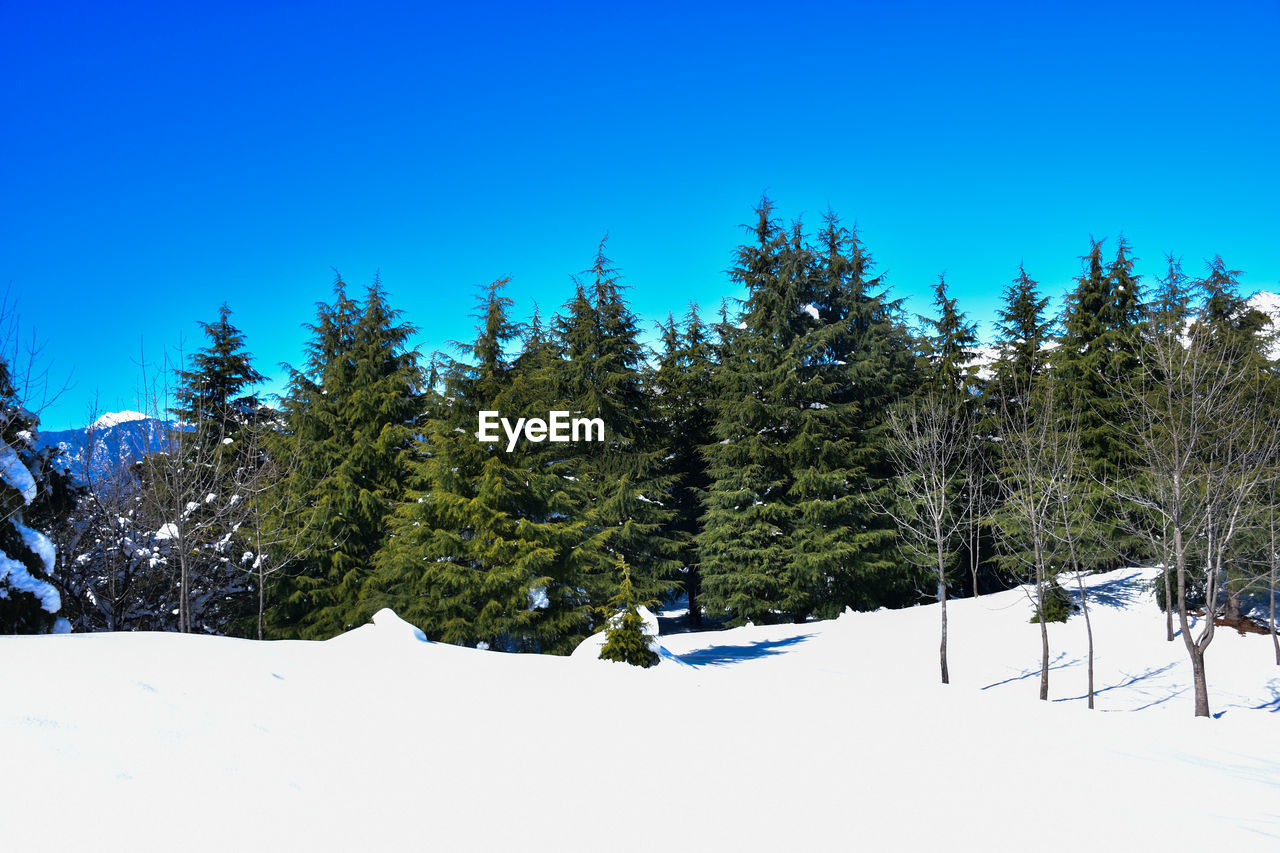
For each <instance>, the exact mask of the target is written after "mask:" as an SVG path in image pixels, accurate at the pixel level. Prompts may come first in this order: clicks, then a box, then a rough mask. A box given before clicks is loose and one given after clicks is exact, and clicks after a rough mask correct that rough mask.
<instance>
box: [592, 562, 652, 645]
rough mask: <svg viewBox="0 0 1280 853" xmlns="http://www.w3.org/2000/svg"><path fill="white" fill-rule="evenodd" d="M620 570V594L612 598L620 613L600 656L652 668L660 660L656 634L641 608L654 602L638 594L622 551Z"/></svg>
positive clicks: (609, 631) (610, 629) (617, 614)
mask: <svg viewBox="0 0 1280 853" xmlns="http://www.w3.org/2000/svg"><path fill="white" fill-rule="evenodd" d="M617 570H618V572H619V574H620V575H621V576H622V580H621V581H620V582H619V584H618V592H617V594H616V595H614V597H613V598H612V599H610V600H609V604H610V605H611V607H613V608H614V609H615V610H616V611H617V613H616V617H615V619H614V620H613V622H612V623H611V625H610V627H609V629H608V632H607V634H606V638H605V644H604V646H603V647H602V648H601V649H600V659H601V660H611V661H617V662H618V663H629V664H631V665H632V666H638V667H640V668H642V669H648V668H649V667H651V666H653V665H655V664H656V663H657V662H658V654H657V652H655V651H654V650H653V649H652V648H651V647H650V645H649V643H650V641H651V640H652V639H653V638H652V637H650V636H649V635H648V634H647V633H646V632H645V625H644V618H643V617H642V616H641V615H640V611H639V609H638V608H639V607H640V606H641V605H642V604H643V605H648V604H649V603H651V602H646V601H642V600H641V599H640V597H639V596H638V595H637V594H636V589H635V587H634V586H633V585H632V583H631V569H630V568H629V567H628V566H627V563H626V560H624V559H623V558H622V555H621V554H619V555H618V557H617Z"/></svg>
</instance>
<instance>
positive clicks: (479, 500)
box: [367, 279, 590, 654]
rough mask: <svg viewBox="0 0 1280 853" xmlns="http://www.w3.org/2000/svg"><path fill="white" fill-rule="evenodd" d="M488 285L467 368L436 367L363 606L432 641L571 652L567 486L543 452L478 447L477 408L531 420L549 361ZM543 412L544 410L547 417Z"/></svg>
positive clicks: (573, 589)
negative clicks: (433, 391) (428, 409)
mask: <svg viewBox="0 0 1280 853" xmlns="http://www.w3.org/2000/svg"><path fill="white" fill-rule="evenodd" d="M506 284H507V280H506V279H500V280H498V281H495V282H493V283H492V284H491V285H489V287H488V288H487V289H486V291H485V294H484V296H483V298H482V301H481V306H480V314H479V320H480V324H479V328H478V329H477V335H476V339H475V342H474V343H472V344H468V345H460V348H461V349H462V351H463V352H464V353H465V354H466V355H467V356H468V357H469V360H467V361H455V360H452V359H447V358H442V361H443V363H444V371H443V381H444V392H443V395H442V397H441V398H440V400H439V401H438V402H437V404H436V406H435V407H434V411H433V414H432V417H431V419H430V421H429V422H428V424H427V426H426V429H425V432H426V435H425V439H424V440H422V441H419V442H418V443H417V444H416V446H415V450H414V458H413V461H412V463H411V471H412V485H411V488H410V490H409V491H408V493H407V494H406V495H405V498H404V500H403V501H401V502H400V504H399V505H398V507H397V508H396V511H395V514H394V515H393V516H392V518H391V521H390V527H391V538H390V541H389V542H388V545H387V547H386V548H385V549H384V550H383V552H382V553H380V554H379V556H378V560H377V572H376V574H375V576H374V578H373V579H372V580H371V582H370V584H369V590H368V594H367V595H368V599H369V603H370V606H377V607H381V606H389V607H391V608H393V609H394V610H395V611H396V612H397V613H399V614H400V615H401V616H403V617H404V618H405V619H407V620H409V621H410V622H412V623H414V624H416V625H418V626H420V627H421V628H422V629H423V631H424V632H425V633H426V634H427V636H428V637H431V638H433V639H440V640H443V641H445V642H448V643H454V644H458V645H469V646H479V647H482V648H493V649H501V650H505V651H541V652H551V653H561V654H564V653H567V652H569V651H572V650H573V648H574V646H576V645H577V643H578V642H579V641H581V639H582V638H583V637H585V636H586V634H587V633H588V629H589V625H590V614H589V609H588V608H589V602H588V601H587V599H586V596H585V595H584V594H583V593H582V592H581V591H580V583H579V573H578V570H577V563H576V556H575V553H576V552H575V546H577V545H578V544H579V542H580V541H581V539H582V523H581V522H580V521H573V520H570V519H569V513H570V511H571V510H572V508H573V507H572V505H571V502H570V500H569V497H568V493H567V491H566V485H567V483H566V481H564V480H563V479H562V478H560V477H559V476H558V475H556V474H554V473H553V472H552V471H550V469H549V467H548V466H547V465H546V464H545V459H543V458H542V457H541V454H540V452H539V451H538V450H535V449H534V448H539V447H542V446H541V445H532V444H528V443H525V444H521V445H517V446H516V447H515V448H513V449H512V450H511V451H508V450H507V449H506V445H505V443H489V442H481V441H479V440H478V437H477V426H478V415H479V412H480V411H481V410H487V411H497V412H501V413H504V415H505V414H507V413H515V412H526V411H532V409H531V408H530V407H532V406H538V405H542V402H541V401H542V400H543V399H545V376H546V370H547V369H548V365H549V360H550V359H554V357H555V356H554V352H553V351H552V350H551V348H550V346H549V343H548V341H547V339H546V337H545V335H544V333H543V331H542V329H541V326H540V323H538V322H537V320H536V318H535V322H534V324H533V328H532V329H531V330H530V337H529V339H528V341H527V344H526V348H525V352H524V353H522V354H521V357H520V358H519V359H515V360H513V359H512V358H511V356H510V354H509V353H508V350H509V348H510V347H511V345H512V343H513V342H514V341H515V340H516V338H517V336H518V334H519V328H518V326H517V325H516V324H515V323H513V322H512V321H511V320H510V319H509V317H508V311H509V308H510V305H511V300H510V299H509V298H508V297H506V296H504V295H503V293H502V289H503V288H504V287H505V286H506ZM542 411H544V412H545V411H546V409H542Z"/></svg>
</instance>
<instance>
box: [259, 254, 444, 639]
mask: <svg viewBox="0 0 1280 853" xmlns="http://www.w3.org/2000/svg"><path fill="white" fill-rule="evenodd" d="M399 318H400V312H399V311H396V310H395V309H393V308H391V306H390V305H389V304H388V303H387V299H386V293H385V292H384V291H383V289H382V286H381V283H380V282H377V281H375V282H374V284H373V285H371V286H370V287H369V289H368V291H367V292H366V295H365V300H364V303H363V304H358V303H356V302H355V301H353V300H352V299H350V298H349V297H348V296H347V293H346V285H345V284H344V283H343V282H342V280H341V279H340V278H339V279H338V280H337V282H336V283H335V298H334V302H333V303H332V304H330V305H321V306H320V307H319V311H318V314H317V321H316V323H315V324H313V325H310V326H309V327H308V328H309V329H310V330H311V332H312V334H313V338H312V341H311V343H310V344H309V345H308V359H307V364H306V369H305V370H304V371H295V372H294V375H293V378H292V381H291V383H290V386H289V392H288V394H287V396H286V398H285V400H284V404H283V407H282V408H283V411H282V414H283V417H284V421H285V430H284V437H285V438H286V439H287V440H289V441H291V442H294V443H295V444H296V446H298V447H299V448H300V449H301V458H300V459H299V460H298V464H297V466H296V470H295V471H294V472H293V473H292V475H291V477H290V482H289V484H288V488H289V490H290V492H291V495H292V503H293V505H294V507H295V509H294V510H293V512H294V515H295V517H296V524H297V526H298V530H299V538H300V539H301V540H302V548H303V551H304V553H305V558H304V559H303V561H302V564H301V566H300V568H299V569H298V570H296V571H295V572H292V573H290V574H288V575H286V576H285V577H282V578H281V579H280V580H279V581H278V582H277V589H276V590H275V594H274V596H273V600H274V602H275V603H274V606H273V607H272V609H271V612H270V614H269V618H268V623H269V626H270V628H271V631H272V633H273V634H274V635H275V636H281V637H304V638H314V639H319V638H325V637H331V636H334V635H335V634H338V633H341V632H342V631H345V630H348V629H350V628H352V627H354V626H356V625H359V624H361V623H362V622H363V621H364V620H365V619H367V618H368V616H369V615H371V613H370V606H369V605H367V604H366V603H364V602H363V601H362V600H361V593H362V588H363V586H364V583H365V581H366V579H367V578H368V576H369V574H370V569H371V567H372V565H373V561H374V556H375V555H376V554H377V553H378V551H379V550H380V549H381V548H382V547H383V545H384V544H385V541H386V537H387V516H388V515H389V514H390V512H391V510H392V508H393V507H394V506H395V504H396V502H397V501H399V499H400V498H401V496H402V494H403V490H404V485H405V480H406V478H407V473H406V467H407V456H408V452H409V448H410V445H411V443H412V437H413V432H414V422H415V420H416V419H417V417H418V415H419V413H420V405H421V404H420V402H419V399H418V391H419V385H420V381H421V376H420V372H419V369H418V366H417V354H416V353H415V352H413V351H411V350H409V349H408V340H409V338H410V336H411V335H412V334H413V333H414V331H415V330H414V328H413V327H412V326H410V325H408V324H406V323H403V322H401V321H400V319H399Z"/></svg>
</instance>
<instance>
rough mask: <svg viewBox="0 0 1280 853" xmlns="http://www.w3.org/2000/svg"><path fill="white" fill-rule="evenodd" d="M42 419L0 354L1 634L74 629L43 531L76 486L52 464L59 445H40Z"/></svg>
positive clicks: (69, 504)
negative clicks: (37, 434)
mask: <svg viewBox="0 0 1280 853" xmlns="http://www.w3.org/2000/svg"><path fill="white" fill-rule="evenodd" d="M38 424H39V419H38V418H37V417H36V416H35V415H34V414H32V413H31V412H29V411H27V410H26V409H25V408H24V407H23V406H22V403H21V401H20V400H19V398H18V393H17V391H16V389H15V388H14V386H13V381H12V379H11V378H10V374H9V365H8V363H7V362H6V361H5V360H4V359H0V634H45V633H50V632H53V633H66V632H69V631H70V630H71V625H70V623H69V622H68V621H67V620H66V619H65V618H62V617H61V615H60V614H61V610H62V596H61V593H60V592H59V590H58V588H57V586H56V585H55V582H54V580H55V579H54V577H53V575H54V557H55V552H54V546H53V543H52V541H51V540H50V537H49V536H48V535H47V534H46V533H45V531H46V530H52V529H53V526H54V525H55V524H56V523H57V522H58V521H60V520H62V519H64V518H65V517H66V516H67V515H69V513H70V511H71V510H72V509H73V508H74V504H75V493H76V489H75V488H74V487H73V485H72V484H71V482H70V480H69V478H68V477H67V476H66V475H65V474H62V473H60V472H59V471H58V470H57V469H56V466H54V465H53V457H54V455H55V454H56V453H57V450H56V449H55V448H45V449H43V450H37V449H36V440H35V431H36V427H37V426H38Z"/></svg>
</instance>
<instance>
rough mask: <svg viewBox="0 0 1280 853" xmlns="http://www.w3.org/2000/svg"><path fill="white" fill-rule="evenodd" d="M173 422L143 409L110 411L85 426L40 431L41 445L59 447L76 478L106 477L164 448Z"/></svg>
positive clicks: (39, 439) (81, 479)
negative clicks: (145, 455) (138, 410)
mask: <svg viewBox="0 0 1280 853" xmlns="http://www.w3.org/2000/svg"><path fill="white" fill-rule="evenodd" d="M174 425H175V422H173V421H162V420H159V419H157V418H153V417H150V416H149V415H145V414H143V413H141V412H131V411H123V412H108V413H107V414H105V415H103V416H102V417H100V418H98V419H97V420H96V421H94V422H93V423H92V424H90V425H89V426H87V427H84V428H83V429H69V430H58V431H53V432H41V433H40V434H39V436H38V444H39V446H41V447H57V448H59V449H60V450H61V451H62V455H61V457H60V458H61V460H62V461H63V462H64V463H65V464H66V465H67V467H68V468H70V470H71V473H72V474H73V475H74V476H75V477H76V479H77V480H80V481H82V482H83V481H84V480H85V479H86V477H88V476H92V477H94V478H98V477H103V476H105V475H107V474H109V473H110V472H112V471H114V470H116V469H118V468H120V467H121V466H125V465H131V464H133V462H135V461H137V460H138V459H140V458H142V456H143V455H144V454H146V453H147V452H150V451H156V450H163V449H164V448H165V446H166V443H167V441H168V434H169V430H170V429H172V428H173V427H174Z"/></svg>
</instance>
